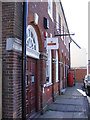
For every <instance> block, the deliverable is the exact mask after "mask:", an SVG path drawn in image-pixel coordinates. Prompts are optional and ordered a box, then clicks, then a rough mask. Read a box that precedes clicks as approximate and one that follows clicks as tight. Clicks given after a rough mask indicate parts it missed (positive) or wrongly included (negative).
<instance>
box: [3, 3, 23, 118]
mask: <svg viewBox="0 0 90 120" xmlns="http://www.w3.org/2000/svg"><path fill="white" fill-rule="evenodd" d="M2 11H3V12H2V20H3V22H2V25H3V28H2V39H3V40H2V45H3V47H2V49H3V52H2V55H3V56H2V59H3V62H2V64H3V104H2V105H3V106H2V108H3V113H2V115H3V118H21V117H22V82H21V80H22V74H21V71H22V61H21V57H22V54H21V53H19V52H16V51H7V50H6V40H7V39H8V38H15V37H16V38H18V39H20V40H21V41H22V14H23V13H22V3H14V2H9V3H8V2H7V3H5V2H4V3H2Z"/></svg>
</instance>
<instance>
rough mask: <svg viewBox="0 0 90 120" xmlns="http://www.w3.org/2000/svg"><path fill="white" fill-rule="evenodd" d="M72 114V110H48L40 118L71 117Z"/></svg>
mask: <svg viewBox="0 0 90 120" xmlns="http://www.w3.org/2000/svg"><path fill="white" fill-rule="evenodd" d="M73 114H74V113H73V112H58V111H48V112H46V113H45V114H44V115H42V116H40V118H72V117H73Z"/></svg>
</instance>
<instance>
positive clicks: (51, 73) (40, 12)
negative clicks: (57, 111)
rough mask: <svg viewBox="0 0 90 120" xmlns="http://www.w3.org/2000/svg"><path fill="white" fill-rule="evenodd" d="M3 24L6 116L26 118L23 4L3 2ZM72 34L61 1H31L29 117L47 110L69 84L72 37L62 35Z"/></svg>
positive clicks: (27, 91)
mask: <svg viewBox="0 0 90 120" xmlns="http://www.w3.org/2000/svg"><path fill="white" fill-rule="evenodd" d="M50 1H52V0H50ZM2 26H3V28H2V118H22V101H23V100H22V40H23V38H22V36H23V3H15V2H13V3H5V2H4V3H2ZM68 33H69V30H68V26H67V22H66V18H65V14H64V11H63V7H62V4H61V2H55V1H54V2H45V3H44V2H39V3H38V2H34V3H33V2H29V3H28V20H27V36H26V38H27V39H26V80H25V84H26V117H27V118H29V117H35V116H37V114H39V113H44V111H45V110H47V107H48V105H49V104H50V103H52V102H53V101H55V98H56V97H57V96H58V95H60V94H61V92H62V90H63V89H65V88H66V87H67V74H68V69H69V41H70V38H69V37H68V36H58V35H61V34H68ZM51 45H52V46H51Z"/></svg>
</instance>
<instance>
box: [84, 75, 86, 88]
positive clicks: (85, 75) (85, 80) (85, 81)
mask: <svg viewBox="0 0 90 120" xmlns="http://www.w3.org/2000/svg"><path fill="white" fill-rule="evenodd" d="M86 81H87V75H85V77H84V79H83V86H84V88H86Z"/></svg>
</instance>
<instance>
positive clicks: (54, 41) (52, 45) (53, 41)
mask: <svg viewBox="0 0 90 120" xmlns="http://www.w3.org/2000/svg"><path fill="white" fill-rule="evenodd" d="M46 41H47V49H48V50H56V49H58V47H59V44H58V38H46Z"/></svg>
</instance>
